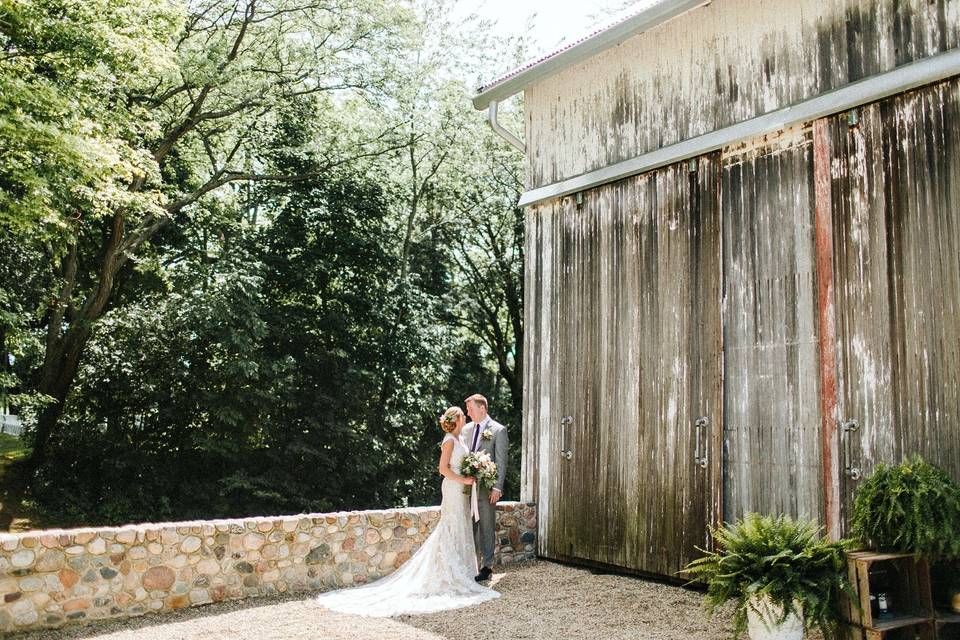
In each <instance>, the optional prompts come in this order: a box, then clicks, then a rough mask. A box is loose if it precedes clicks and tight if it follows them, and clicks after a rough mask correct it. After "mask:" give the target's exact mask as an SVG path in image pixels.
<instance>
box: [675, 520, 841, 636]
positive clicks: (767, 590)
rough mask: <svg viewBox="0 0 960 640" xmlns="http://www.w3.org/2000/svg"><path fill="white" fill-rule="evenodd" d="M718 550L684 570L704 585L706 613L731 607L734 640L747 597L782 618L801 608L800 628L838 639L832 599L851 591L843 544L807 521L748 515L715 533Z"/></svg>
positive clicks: (742, 620)
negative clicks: (780, 611)
mask: <svg viewBox="0 0 960 640" xmlns="http://www.w3.org/2000/svg"><path fill="white" fill-rule="evenodd" d="M713 539H714V541H715V543H716V546H717V550H716V551H713V552H708V553H707V554H706V555H705V556H704V557H702V558H699V559H697V560H694V561H693V562H691V563H690V564H689V565H688V566H687V568H686V571H688V572H689V575H690V576H691V578H692V579H693V580H694V581H698V582H703V583H705V584H706V585H707V596H706V602H707V605H708V608H709V611H710V613H711V615H712V614H713V612H714V610H715V609H716V607H718V606H720V605H722V604H724V603H726V602H728V601H731V600H732V601H733V602H734V603H735V609H734V638H738V637H740V635H741V634H743V632H744V631H745V630H746V628H747V610H748V607H749V606H750V604H749V600H750V598H752V597H754V596H757V597H760V598H769V600H770V601H771V602H772V603H773V604H774V605H777V606H780V607H783V618H782V619H786V617H787V616H789V615H790V614H791V613H795V612H796V607H797V605H799V607H800V608H801V609H802V614H803V615H802V617H803V623H804V628H805V629H813V628H815V629H819V630H820V632H821V633H822V634H823V635H824V637H826V638H834V637H838V636H837V621H838V620H839V611H838V602H837V595H838V593H839V592H840V591H845V592H847V593H852V589H851V587H850V585H849V583H848V581H847V566H846V557H845V550H846V549H847V548H848V546H849V545H848V543H846V542H829V541H827V540H825V539H824V538H822V537H821V534H820V530H819V529H818V527H817V526H816V525H815V524H814V523H811V522H805V521H802V520H801V521H797V520H793V519H791V518H789V517H787V516H783V515H780V516H776V517H774V516H761V515H759V514H756V513H748V514H747V515H746V516H744V517H743V519H742V520H739V521H738V522H737V523H736V524H734V525H727V526H725V527H723V528H718V529H715V530H714V532H713Z"/></svg>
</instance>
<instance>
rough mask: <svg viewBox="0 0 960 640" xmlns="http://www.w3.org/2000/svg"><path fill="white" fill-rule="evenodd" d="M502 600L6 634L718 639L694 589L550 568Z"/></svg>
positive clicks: (302, 601)
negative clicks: (424, 611) (366, 614)
mask: <svg viewBox="0 0 960 640" xmlns="http://www.w3.org/2000/svg"><path fill="white" fill-rule="evenodd" d="M493 587H494V588H495V589H497V590H498V591H500V592H501V593H502V594H503V595H502V597H500V598H498V599H496V600H492V601H490V602H487V603H484V604H482V605H479V606H477V607H471V608H467V609H457V610H453V611H446V612H443V613H436V614H430V615H423V616H400V617H398V618H390V619H381V618H363V617H358V616H350V615H345V614H339V613H333V612H330V611H328V610H326V609H324V608H322V607H320V606H318V605H316V604H315V603H314V602H313V599H312V598H310V597H304V595H303V594H298V595H296V596H287V597H282V598H258V599H255V600H240V601H235V602H229V603H220V604H213V605H207V606H204V607H196V608H192V609H185V610H181V611H177V612H174V613H167V614H162V615H155V616H146V617H143V618H136V619H127V620H119V621H111V622H102V623H98V624H92V625H87V626H83V627H68V628H66V629H59V630H53V631H44V632H34V633H30V634H20V635H16V636H13V637H12V638H11V640H54V639H57V640H61V639H62V640H72V639H80V638H89V639H97V640H230V639H234V638H236V639H241V638H244V639H246V638H255V639H256V640H306V639H308V638H309V639H310V640H316V639H317V638H324V639H325V640H368V639H369V640H381V639H386V640H468V639H469V640H515V639H520V638H545V639H554V638H556V639H566V638H604V639H605V640H626V639H628V638H629V639H630V640H721V639H724V640H725V639H726V638H729V637H730V626H729V621H728V620H727V618H726V617H725V616H718V617H717V618H716V619H714V621H712V622H711V621H708V620H707V617H706V614H705V612H704V610H703V608H702V605H701V602H702V596H701V594H700V593H697V592H695V591H690V590H687V589H682V588H679V587H674V586H668V585H664V584H660V583H657V582H651V581H646V580H641V579H638V578H632V577H625V576H617V575H609V574H599V573H593V572H591V571H590V570H587V569H581V568H576V567H569V566H565V565H560V564H554V563H552V562H532V563H528V564H523V565H512V566H510V567H504V568H502V569H499V570H498V571H497V573H496V574H495V575H494V581H493Z"/></svg>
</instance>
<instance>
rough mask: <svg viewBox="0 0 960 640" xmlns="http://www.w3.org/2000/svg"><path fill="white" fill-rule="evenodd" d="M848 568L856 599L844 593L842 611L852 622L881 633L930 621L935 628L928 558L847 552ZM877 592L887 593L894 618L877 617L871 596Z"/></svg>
mask: <svg viewBox="0 0 960 640" xmlns="http://www.w3.org/2000/svg"><path fill="white" fill-rule="evenodd" d="M847 570H848V572H849V578H850V584H851V585H853V590H854V593H855V599H853V600H851V599H848V598H847V597H846V596H842V601H841V611H842V612H843V613H844V615H845V616H846V618H847V620H848V621H849V622H850V623H852V625H854V626H858V627H863V629H864V630H866V631H870V630H873V631H882V632H888V631H891V630H893V629H897V628H900V627H905V628H906V627H910V626H916V625H918V624H921V623H931V624H930V625H929V626H930V627H931V628H933V625H932V620H933V601H932V598H931V593H930V566H929V564H928V563H927V561H926V560H925V559H923V558H917V557H915V556H913V555H910V554H904V553H876V552H873V551H855V552H852V553H849V554H847ZM878 592H886V593H887V595H888V599H889V602H890V611H891V613H892V614H894V615H893V616H892V617H890V618H879V617H877V616H876V612H875V611H874V610H873V607H872V601H871V597H870V596H871V595H873V596H876V594H877V593H878ZM877 637H878V638H879V637H881V636H877ZM884 637H894V636H884ZM911 640H912V638H911Z"/></svg>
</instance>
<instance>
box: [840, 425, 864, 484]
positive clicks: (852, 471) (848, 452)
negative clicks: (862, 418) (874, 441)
mask: <svg viewBox="0 0 960 640" xmlns="http://www.w3.org/2000/svg"><path fill="white" fill-rule="evenodd" d="M858 429H860V424H859V423H858V422H857V421H856V420H847V421H846V422H844V423H843V455H844V463H845V464H846V468H845V469H844V471H843V472H844V474H845V475H846V476H847V477H848V478H850V479H851V480H859V479H860V478H861V477H862V475H863V474H862V473H860V468H859V467H854V466H853V465H852V464H851V462H852V461H853V438H852V437H851V434H853V433H854V432H856V431H857V430H858Z"/></svg>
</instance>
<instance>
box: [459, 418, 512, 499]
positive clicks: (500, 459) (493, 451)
mask: <svg viewBox="0 0 960 640" xmlns="http://www.w3.org/2000/svg"><path fill="white" fill-rule="evenodd" d="M488 417H489V416H488ZM475 429H476V424H475V423H473V422H470V423H467V424H466V425H464V427H463V433H462V435H463V444H464V445H465V446H466V447H467V451H473V450H474V449H473V436H474V430H475ZM483 431H489V432H490V436H491V437H490V439H489V440H487V439H484V437H483V432H482V431H481V433H480V435H478V436H477V447H476V450H477V451H486V452H487V453H489V454H490V458H491V459H492V460H493V461H494V462H495V463H497V484H496V488H497V489H499V490H500V493H503V485H504V483H505V482H506V480H507V462H508V459H509V458H508V457H509V450H510V440H509V438H508V437H507V428H506V427H505V426H503V425H502V424H500V423H499V422H497V421H496V420H494V419H493V418H490V419H489V420H488V421H487V423H486V425H485V427H484V429H483Z"/></svg>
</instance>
